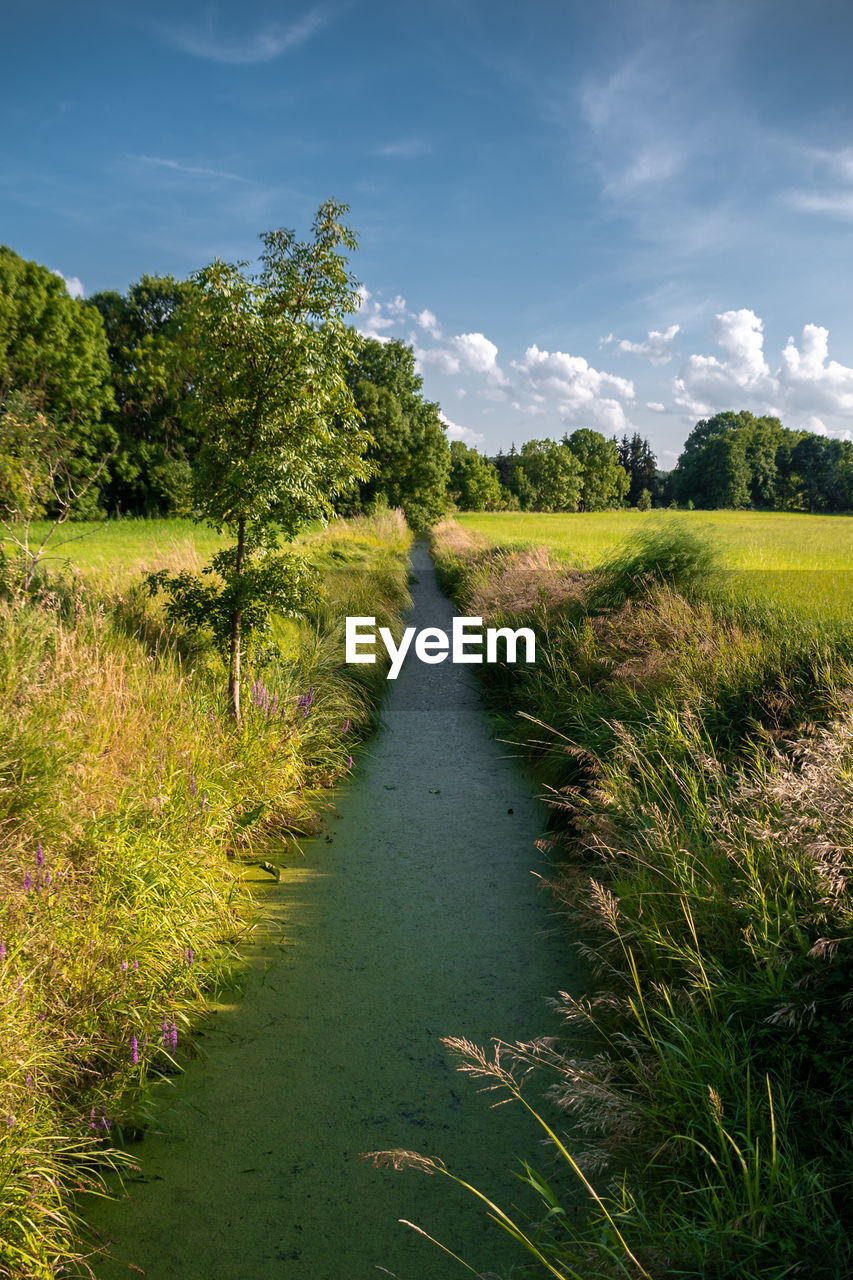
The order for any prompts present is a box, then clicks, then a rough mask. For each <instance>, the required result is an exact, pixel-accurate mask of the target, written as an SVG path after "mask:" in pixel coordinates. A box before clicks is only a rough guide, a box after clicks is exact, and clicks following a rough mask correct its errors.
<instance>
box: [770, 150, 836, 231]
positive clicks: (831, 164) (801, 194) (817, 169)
mask: <svg viewBox="0 0 853 1280" xmlns="http://www.w3.org/2000/svg"><path fill="white" fill-rule="evenodd" d="M804 155H805V162H806V164H805V167H806V170H807V173H806V184H807V185H805V186H801V187H794V188H792V189H791V190H789V191H786V192H785V193H784V199H785V202H786V203H787V204H789V205H790V206H791V207H792V208H794V209H799V210H800V211H801V212H802V213H822V214H826V215H828V216H829V217H833V218H840V219H841V220H842V221H849V220H850V219H851V218H853V147H841V148H839V149H838V150H837V151H831V150H828V149H826V148H824V147H812V148H809V149H807V150H805V152H804Z"/></svg>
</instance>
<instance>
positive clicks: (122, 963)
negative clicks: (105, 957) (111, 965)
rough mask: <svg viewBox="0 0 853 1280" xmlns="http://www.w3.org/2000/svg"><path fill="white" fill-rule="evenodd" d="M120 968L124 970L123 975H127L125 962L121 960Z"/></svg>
mask: <svg viewBox="0 0 853 1280" xmlns="http://www.w3.org/2000/svg"><path fill="white" fill-rule="evenodd" d="M121 967H122V969H123V970H124V972H125V973H127V961H126V960H122V962H121Z"/></svg>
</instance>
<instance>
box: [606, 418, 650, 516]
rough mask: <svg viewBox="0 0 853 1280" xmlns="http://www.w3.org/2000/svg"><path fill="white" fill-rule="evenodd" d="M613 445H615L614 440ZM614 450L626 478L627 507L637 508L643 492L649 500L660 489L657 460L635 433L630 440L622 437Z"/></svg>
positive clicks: (645, 443) (646, 443) (642, 509)
mask: <svg viewBox="0 0 853 1280" xmlns="http://www.w3.org/2000/svg"><path fill="white" fill-rule="evenodd" d="M614 443H616V441H615V439H614ZM616 448H617V452H618V457H619V465H620V466H621V467H623V468H624V469H625V472H626V473H627V476H628V493H627V501H628V505H629V506H631V507H639V506H640V500H641V498H642V495H643V492H644V490H645V491H648V493H649V497H650V499H651V498H652V497H654V495H655V494H656V493H658V491H659V489H660V484H659V482H658V472H657V460H656V458H655V455H654V453H653V452H652V448H651V445H650V444H649V442H648V440H644V439H643V437H642V436H641V435H640V434H639V433H638V432H636V431H635V432H634V434H633V435H632V436H631V438H630V439H629V438H628V436H627V435H624V436H623V437H622V439H621V440H620V441H619V442H618V444H616ZM640 510H641V511H644V510H648V508H647V507H640Z"/></svg>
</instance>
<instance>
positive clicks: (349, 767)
mask: <svg viewBox="0 0 853 1280" xmlns="http://www.w3.org/2000/svg"><path fill="white" fill-rule="evenodd" d="M347 768H348V769H351V768H352V756H347Z"/></svg>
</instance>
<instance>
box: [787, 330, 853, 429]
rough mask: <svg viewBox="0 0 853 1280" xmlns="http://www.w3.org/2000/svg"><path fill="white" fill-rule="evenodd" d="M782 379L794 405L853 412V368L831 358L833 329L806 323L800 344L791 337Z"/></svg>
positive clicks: (828, 411) (846, 412) (788, 396)
mask: <svg viewBox="0 0 853 1280" xmlns="http://www.w3.org/2000/svg"><path fill="white" fill-rule="evenodd" d="M779 382H780V385H781V388H782V390H783V392H784V395H785V399H786V401H787V402H788V403H790V404H791V405H792V407H796V408H798V409H803V410H809V409H810V410H812V411H813V412H814V411H815V410H817V411H820V412H822V413H828V414H839V415H844V416H847V415H849V414H853V369H850V368H848V367H847V366H846V365H843V364H839V363H838V362H837V361H836V360H830V359H829V330H828V329H823V328H821V327H820V326H819V325H816V324H807V325H805V326H804V327H803V334H802V337H801V339H800V345H799V347H798V346H797V345H796V343H795V342H794V339H793V338H789V339H788V342H787V345H786V347H785V350H784V351H783V352H782V365H781V368H780V370H779Z"/></svg>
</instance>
